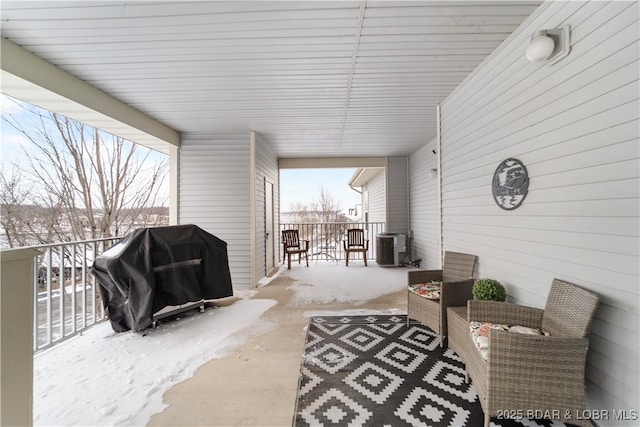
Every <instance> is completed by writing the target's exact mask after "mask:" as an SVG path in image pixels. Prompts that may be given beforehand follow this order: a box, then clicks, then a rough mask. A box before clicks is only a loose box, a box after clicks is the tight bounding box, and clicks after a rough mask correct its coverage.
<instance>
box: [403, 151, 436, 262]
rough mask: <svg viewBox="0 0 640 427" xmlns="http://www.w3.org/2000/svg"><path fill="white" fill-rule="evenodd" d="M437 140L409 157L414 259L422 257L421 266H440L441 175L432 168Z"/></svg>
mask: <svg viewBox="0 0 640 427" xmlns="http://www.w3.org/2000/svg"><path fill="white" fill-rule="evenodd" d="M436 148H437V147H436V140H435V139H433V140H431V141H430V142H429V143H428V144H426V145H424V146H423V147H422V148H420V149H419V150H417V151H416V152H415V153H413V155H411V157H410V158H409V171H410V173H409V212H411V218H410V230H411V231H412V232H413V245H412V249H411V250H412V258H413V259H418V258H422V263H421V264H420V267H421V268H425V269H427V270H437V269H440V268H441V262H440V258H441V254H440V220H439V216H438V209H439V203H438V178H437V176H434V177H430V176H429V171H430V170H431V169H434V168H437V167H438V162H437V160H438V159H437V156H436V155H435V154H434V152H433V151H434V150H436Z"/></svg>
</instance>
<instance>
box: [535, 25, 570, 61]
mask: <svg viewBox="0 0 640 427" xmlns="http://www.w3.org/2000/svg"><path fill="white" fill-rule="evenodd" d="M569 34H570V32H569V27H568V26H567V27H562V28H556V29H554V30H540V31H536V32H535V33H534V34H533V35H532V36H531V42H530V43H529V47H527V53H526V57H527V59H528V60H529V61H530V62H542V61H546V62H547V64H549V65H551V64H555V63H556V62H558V61H559V60H560V59H562V58H564V57H565V56H567V55H568V54H569V50H570V49H571V47H570V40H569V38H570V36H569Z"/></svg>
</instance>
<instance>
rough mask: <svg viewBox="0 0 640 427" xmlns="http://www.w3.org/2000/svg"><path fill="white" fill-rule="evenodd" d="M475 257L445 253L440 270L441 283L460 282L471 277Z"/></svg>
mask: <svg viewBox="0 0 640 427" xmlns="http://www.w3.org/2000/svg"><path fill="white" fill-rule="evenodd" d="M476 259H477V257H476V256H475V255H469V254H463V253H459V252H449V251H447V252H445V253H444V263H443V268H442V281H443V282H445V283H448V282H460V281H462V280H467V279H469V278H471V277H473V270H474V268H475V265H476Z"/></svg>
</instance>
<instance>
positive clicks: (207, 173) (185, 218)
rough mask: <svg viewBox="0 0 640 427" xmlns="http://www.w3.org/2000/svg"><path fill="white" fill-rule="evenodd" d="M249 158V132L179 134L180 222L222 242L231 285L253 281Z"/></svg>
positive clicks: (249, 283)
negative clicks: (224, 243)
mask: <svg viewBox="0 0 640 427" xmlns="http://www.w3.org/2000/svg"><path fill="white" fill-rule="evenodd" d="M249 159H250V144H249V133H246V134H223V135H217V134H206V135H202V134H185V135H183V136H182V145H181V148H180V153H179V170H180V172H179V175H180V182H179V223H180V224H196V225H198V226H199V227H201V228H202V229H204V230H206V231H208V232H210V233H212V234H214V235H215V236H217V237H219V238H220V239H222V240H224V241H225V242H227V252H228V256H229V268H230V270H231V279H232V282H233V286H234V288H242V287H250V286H252V283H251V282H252V279H251V276H252V274H251V233H249V232H248V230H250V227H251V216H250V207H251V204H250V179H251V178H250V161H249Z"/></svg>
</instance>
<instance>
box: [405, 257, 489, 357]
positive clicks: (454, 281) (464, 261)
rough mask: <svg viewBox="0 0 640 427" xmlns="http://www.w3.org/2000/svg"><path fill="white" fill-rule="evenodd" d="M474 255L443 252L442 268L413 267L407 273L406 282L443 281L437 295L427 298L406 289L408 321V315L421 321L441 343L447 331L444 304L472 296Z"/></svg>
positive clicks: (462, 302)
mask: <svg viewBox="0 0 640 427" xmlns="http://www.w3.org/2000/svg"><path fill="white" fill-rule="evenodd" d="M476 259H477V257H476V256H475V255H468V254H462V253H458V252H445V253H444V265H443V269H442V270H413V271H409V272H408V274H407V277H408V283H409V285H415V284H419V283H429V282H431V281H437V282H442V285H441V287H440V298H439V299H435V300H434V299H428V298H425V297H423V296H421V295H418V294H416V293H414V292H411V291H407V324H408V322H409V319H415V320H417V321H419V322H421V323H424V324H425V325H427V326H428V327H429V328H431V329H433V331H434V332H435V333H437V334H438V335H439V336H440V346H441V347H442V346H444V338H445V337H446V335H447V307H450V306H465V305H466V304H467V300H469V299H471V298H472V296H471V289H472V288H473V270H474V268H475V265H476Z"/></svg>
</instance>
